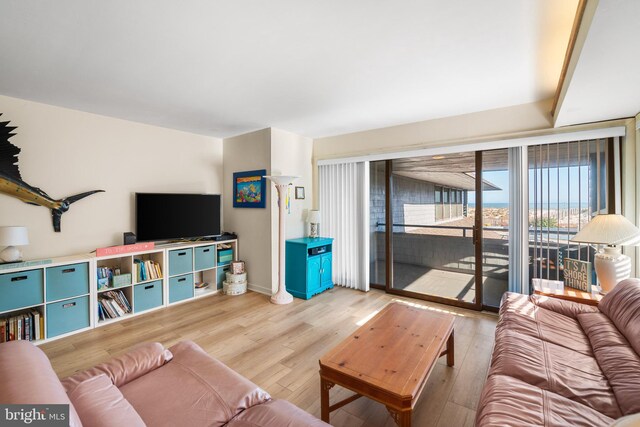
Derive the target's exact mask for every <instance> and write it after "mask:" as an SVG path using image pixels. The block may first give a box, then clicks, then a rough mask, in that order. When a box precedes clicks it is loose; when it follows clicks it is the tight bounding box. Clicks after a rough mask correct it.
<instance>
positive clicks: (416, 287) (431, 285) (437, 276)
mask: <svg viewBox="0 0 640 427" xmlns="http://www.w3.org/2000/svg"><path fill="white" fill-rule="evenodd" d="M374 270H376V271H374ZM393 273H394V278H393V279H394V280H393V282H394V286H393V287H394V289H403V290H406V291H411V292H416V293H420V294H427V295H435V296H439V297H444V298H452V299H456V300H459V301H465V302H473V301H474V300H475V296H476V289H475V281H474V276H473V274H469V273H459V272H454V271H446V270H438V269H435V268H429V267H425V266H421V265H414V264H404V263H397V262H396V263H394V265H393ZM376 277H379V278H382V280H374V279H375V278H376ZM384 277H385V265H384V262H378V263H376V264H372V265H371V282H372V283H376V282H377V283H384ZM482 283H483V290H484V303H485V304H486V305H489V306H493V307H499V306H500V299H501V298H502V294H503V293H505V292H506V291H507V289H508V283H507V281H506V280H501V279H495V278H492V277H486V276H485V277H483V281H482Z"/></svg>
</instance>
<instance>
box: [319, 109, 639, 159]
mask: <svg viewBox="0 0 640 427" xmlns="http://www.w3.org/2000/svg"><path fill="white" fill-rule="evenodd" d="M629 120H633V119H617V120H611V121H606V122H598V123H588V124H584V125H574V126H566V127H562V128H548V129H542V130H533V131H524V132H514V133H506V134H498V135H490V136H483V137H469V138H459V139H451V140H443V141H437V142H429V143H421V144H411V145H405V146H392V145H391V144H390V145H389V147H386V148H383V149H374V150H371V149H369V150H367V149H364V150H358V151H352V152H347V153H340V154H336V155H332V154H326V155H321V156H316V157H314V162H316V163H318V164H321V163H325V161H327V160H343V161H347V160H351V159H357V158H364V157H372V156H376V157H380V158H385V159H386V158H392V157H405V156H406V153H408V152H412V151H417V150H424V149H428V148H456V149H459V150H461V151H470V150H471V149H472V147H473V146H476V145H480V144H487V143H491V142H500V141H504V142H505V143H506V142H507V141H512V140H518V139H525V138H535V137H544V136H548V135H562V134H565V133H576V132H583V131H584V132H586V131H593V130H598V129H608V128H614V127H623V126H627V124H628V123H629ZM609 136H615V135H609ZM618 136H621V135H618ZM314 143H320V144H321V142H314Z"/></svg>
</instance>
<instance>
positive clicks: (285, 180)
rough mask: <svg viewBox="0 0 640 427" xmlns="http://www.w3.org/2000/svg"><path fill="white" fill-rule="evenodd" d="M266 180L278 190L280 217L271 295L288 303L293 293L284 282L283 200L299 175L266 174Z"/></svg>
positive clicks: (276, 299) (280, 302) (279, 302)
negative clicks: (275, 280) (275, 278)
mask: <svg viewBox="0 0 640 427" xmlns="http://www.w3.org/2000/svg"><path fill="white" fill-rule="evenodd" d="M265 178H267V179H268V180H270V181H271V182H273V183H274V184H275V186H276V190H278V216H279V218H280V221H279V223H280V224H279V227H278V291H277V292H276V293H275V294H273V295H272V296H271V302H272V303H274V304H289V303H290V302H293V295H291V294H290V293H289V292H287V288H286V285H285V283H284V262H285V260H284V235H285V234H284V227H285V216H284V215H285V201H286V197H287V193H286V191H287V189H288V188H289V186H290V185H291V184H293V181H295V180H296V179H298V178H300V177H299V176H289V175H270V176H269V175H267V176H265Z"/></svg>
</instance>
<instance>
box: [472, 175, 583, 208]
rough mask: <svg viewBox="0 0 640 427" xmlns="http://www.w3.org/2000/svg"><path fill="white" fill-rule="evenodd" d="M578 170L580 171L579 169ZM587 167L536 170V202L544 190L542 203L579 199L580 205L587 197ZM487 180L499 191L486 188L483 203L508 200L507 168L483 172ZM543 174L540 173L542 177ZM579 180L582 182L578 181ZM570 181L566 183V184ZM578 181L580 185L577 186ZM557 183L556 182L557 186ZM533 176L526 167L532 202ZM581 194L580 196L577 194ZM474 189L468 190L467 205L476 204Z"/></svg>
mask: <svg viewBox="0 0 640 427" xmlns="http://www.w3.org/2000/svg"><path fill="white" fill-rule="evenodd" d="M580 169H581V170H580ZM588 173H589V168H588V166H581V167H577V166H575V167H571V168H569V170H568V171H567V168H562V169H556V168H551V169H542V172H541V173H540V172H539V173H538V176H537V180H538V202H539V201H540V192H541V190H542V191H543V194H542V198H543V200H544V201H545V202H547V201H549V202H550V203H551V204H554V203H558V202H560V203H567V202H568V201H569V202H571V203H577V202H578V201H579V200H581V201H582V203H583V204H585V202H587V201H588V200H589V193H588V183H589V175H588ZM482 175H483V178H484V179H485V180H486V181H489V182H491V183H492V184H494V185H495V186H497V187H499V188H500V189H501V190H499V191H485V192H484V193H483V199H484V204H485V205H486V204H491V203H509V172H508V171H484V172H483V173H482ZM541 175H542V176H541ZM580 181H581V182H580ZM569 182H571V185H570V186H569V185H568V183H569ZM579 182H580V185H579ZM558 184H559V185H558ZM534 190H535V179H534V173H533V170H531V169H530V170H529V199H530V202H532V203H533V201H534ZM579 196H580V197H579ZM475 200H476V197H475V191H470V192H469V204H472V205H473V204H475Z"/></svg>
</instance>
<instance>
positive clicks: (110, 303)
mask: <svg viewBox="0 0 640 427" xmlns="http://www.w3.org/2000/svg"><path fill="white" fill-rule="evenodd" d="M127 313H131V304H129V300H128V299H127V296H126V295H125V294H124V292H122V291H107V292H104V293H102V294H100V296H99V297H98V317H99V319H100V320H106V319H116V318H118V317H122V316H124V315H125V314H127Z"/></svg>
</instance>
